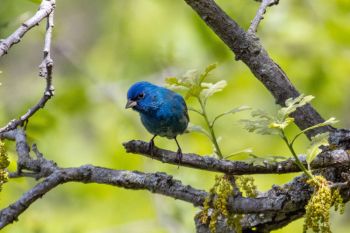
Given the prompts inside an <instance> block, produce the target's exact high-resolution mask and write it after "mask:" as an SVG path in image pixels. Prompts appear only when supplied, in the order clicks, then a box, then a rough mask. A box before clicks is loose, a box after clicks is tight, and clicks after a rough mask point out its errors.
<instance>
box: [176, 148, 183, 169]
mask: <svg viewBox="0 0 350 233" xmlns="http://www.w3.org/2000/svg"><path fill="white" fill-rule="evenodd" d="M176 158H177V160H178V164H177V168H179V167H180V165H181V161H182V150H181V148H178V149H177V152H176Z"/></svg>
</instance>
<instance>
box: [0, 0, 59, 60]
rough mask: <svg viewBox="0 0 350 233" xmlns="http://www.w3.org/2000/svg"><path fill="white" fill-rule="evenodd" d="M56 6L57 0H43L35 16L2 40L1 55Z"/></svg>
mask: <svg viewBox="0 0 350 233" xmlns="http://www.w3.org/2000/svg"><path fill="white" fill-rule="evenodd" d="M54 8H55V0H43V1H42V2H41V4H40V7H39V10H38V11H37V12H36V13H35V15H34V16H33V17H31V18H30V19H28V20H27V21H25V22H24V23H22V25H21V26H20V27H19V28H18V29H17V30H16V31H15V32H14V33H12V34H11V35H10V36H9V37H7V38H6V39H3V40H1V41H0V57H2V56H3V55H5V54H6V53H7V52H8V50H9V49H10V48H11V47H12V46H13V45H14V44H17V43H19V42H20V41H21V39H22V37H23V36H24V35H25V34H26V33H27V32H28V31H29V30H30V29H31V28H33V27H34V26H36V25H38V24H39V23H40V22H41V21H42V20H43V19H44V18H46V17H47V16H48V15H49V14H50V13H51V12H52V11H53V9H54Z"/></svg>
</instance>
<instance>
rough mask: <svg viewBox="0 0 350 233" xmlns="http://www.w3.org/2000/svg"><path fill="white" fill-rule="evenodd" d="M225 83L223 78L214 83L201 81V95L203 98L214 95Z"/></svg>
mask: <svg viewBox="0 0 350 233" xmlns="http://www.w3.org/2000/svg"><path fill="white" fill-rule="evenodd" d="M226 85H227V82H226V81H225V80H220V81H218V82H216V83H214V84H213V83H201V87H202V91H201V96H203V98H204V99H208V97H210V96H212V95H214V94H215V93H217V92H220V91H222V90H223V89H224V88H225V87H226Z"/></svg>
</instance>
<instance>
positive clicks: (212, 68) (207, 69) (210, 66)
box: [198, 63, 217, 85]
mask: <svg viewBox="0 0 350 233" xmlns="http://www.w3.org/2000/svg"><path fill="white" fill-rule="evenodd" d="M216 67H217V64H216V63H213V64H210V65H208V66H207V67H206V68H205V70H204V72H203V73H201V74H200V76H199V78H198V85H201V83H202V82H203V81H204V79H205V78H206V77H208V75H209V73H210V72H211V71H212V70H214V69H215V68H216Z"/></svg>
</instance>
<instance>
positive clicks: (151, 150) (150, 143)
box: [148, 140, 154, 156]
mask: <svg viewBox="0 0 350 233" xmlns="http://www.w3.org/2000/svg"><path fill="white" fill-rule="evenodd" d="M153 150H154V141H153V140H151V141H150V142H149V143H148V152H149V153H150V155H151V156H153Z"/></svg>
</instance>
